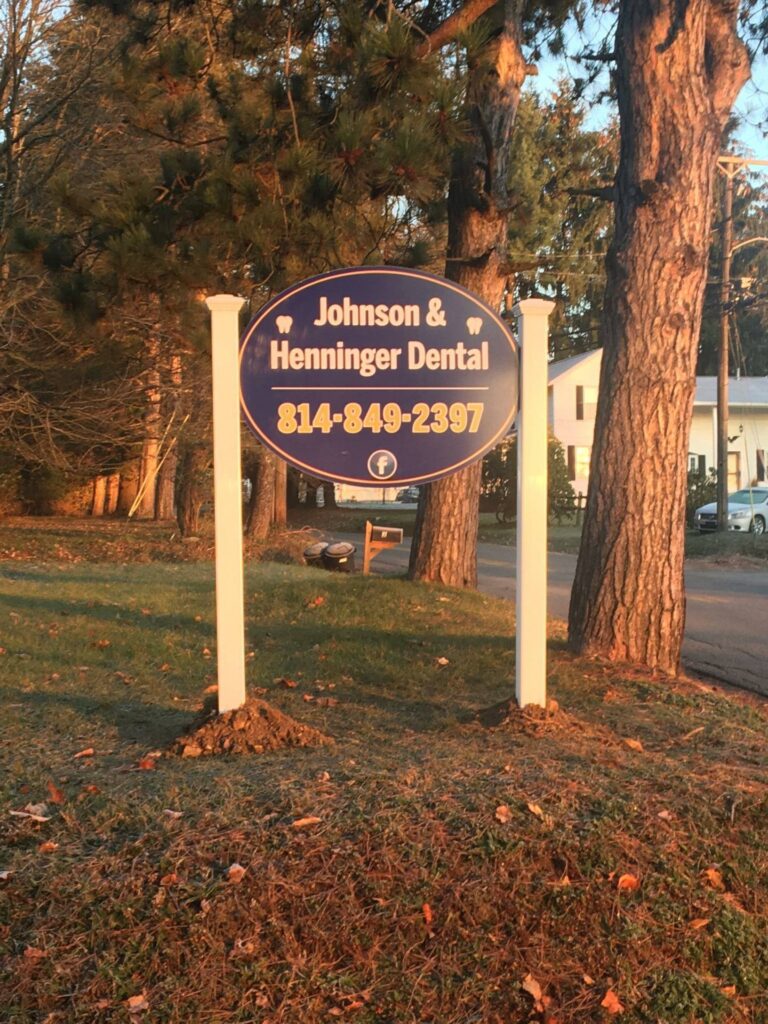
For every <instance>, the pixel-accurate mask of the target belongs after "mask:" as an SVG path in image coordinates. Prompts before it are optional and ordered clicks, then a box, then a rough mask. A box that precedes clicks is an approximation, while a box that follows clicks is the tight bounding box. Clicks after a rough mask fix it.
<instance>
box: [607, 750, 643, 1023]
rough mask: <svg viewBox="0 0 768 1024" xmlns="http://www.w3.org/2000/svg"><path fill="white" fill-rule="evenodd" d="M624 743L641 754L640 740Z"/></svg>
mask: <svg viewBox="0 0 768 1024" xmlns="http://www.w3.org/2000/svg"><path fill="white" fill-rule="evenodd" d="M624 745H625V746H627V747H629V749H630V750H637V751H638V752H639V753H641V754H642V753H643V751H644V750H645V747H644V746H643V744H642V743H641V742H640V740H632V739H628V738H627V737H625V738H624ZM614 1012H618V1011H614Z"/></svg>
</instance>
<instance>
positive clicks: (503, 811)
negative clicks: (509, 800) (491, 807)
mask: <svg viewBox="0 0 768 1024" xmlns="http://www.w3.org/2000/svg"><path fill="white" fill-rule="evenodd" d="M511 817H512V812H511V811H510V809H509V804H499V806H498V807H497V808H496V813H495V818H496V821H500V822H501V824H502V825H506V824H507V822H509V820H510V819H511Z"/></svg>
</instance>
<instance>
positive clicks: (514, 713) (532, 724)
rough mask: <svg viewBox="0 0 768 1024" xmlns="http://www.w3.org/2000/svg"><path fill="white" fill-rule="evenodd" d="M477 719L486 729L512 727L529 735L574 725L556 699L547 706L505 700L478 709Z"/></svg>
mask: <svg viewBox="0 0 768 1024" xmlns="http://www.w3.org/2000/svg"><path fill="white" fill-rule="evenodd" d="M477 720H478V722H479V723H480V724H481V725H483V726H485V728H486V729H501V728H505V729H512V730H513V731H516V732H524V733H526V734H527V735H529V736H530V735H534V736H535V735H538V734H539V733H542V732H551V731H553V730H555V729H562V728H568V727H569V726H572V725H573V722H572V720H571V718H570V716H569V715H568V714H567V713H566V712H565V711H561V709H560V707H559V705H558V703H557V701H556V700H550V701H548V702H547V706H546V707H545V708H542V707H539V706H538V704H526V706H525V707H524V708H521V707H520V706H519V705H518V704H517V703H516V702H515V701H514V700H503V701H501V703H500V704H494V705H493V707H490V708H485V709H484V710H483V711H478V713H477Z"/></svg>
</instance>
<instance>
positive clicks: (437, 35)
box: [416, 0, 497, 57]
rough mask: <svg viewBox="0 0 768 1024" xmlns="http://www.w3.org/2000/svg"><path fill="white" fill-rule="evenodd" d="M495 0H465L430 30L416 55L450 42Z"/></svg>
mask: <svg viewBox="0 0 768 1024" xmlns="http://www.w3.org/2000/svg"><path fill="white" fill-rule="evenodd" d="M496 2H497V0H467V3H465V4H464V6H463V7H460V8H459V10H458V11H456V12H455V13H454V14H452V15H451V16H450V17H449V18H446V19H445V21H443V22H441V23H440V24H439V25H438V26H437V28H436V29H435V30H434V31H433V32H430V34H429V35H428V36H427V38H426V40H425V41H424V42H423V43H422V44H421V46H419V48H418V50H417V51H416V53H417V55H418V56H419V57H426V56H427V54H429V53H434V51H435V50H439V49H440V48H441V47H442V46H445V45H446V43H450V42H452V41H453V40H454V39H455V38H456V36H457V35H459V33H460V32H463V31H464V29H465V28H467V27H468V26H469V25H471V24H473V23H474V22H475V21H477V19H478V18H479V17H480V16H481V15H483V14H485V12H486V11H488V10H490V8H491V7H493V6H494V4H495V3H496Z"/></svg>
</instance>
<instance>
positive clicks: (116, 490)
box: [104, 473, 120, 516]
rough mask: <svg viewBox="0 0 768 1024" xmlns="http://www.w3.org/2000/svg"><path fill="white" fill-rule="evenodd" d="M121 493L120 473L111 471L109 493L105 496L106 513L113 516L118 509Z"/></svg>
mask: <svg viewBox="0 0 768 1024" xmlns="http://www.w3.org/2000/svg"><path fill="white" fill-rule="evenodd" d="M119 494H120V474H119V473H111V474H110V475H109V476H108V477H107V493H106V496H105V498H104V515H105V516H111V515H114V514H115V512H116V511H117V499H118V497H119Z"/></svg>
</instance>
